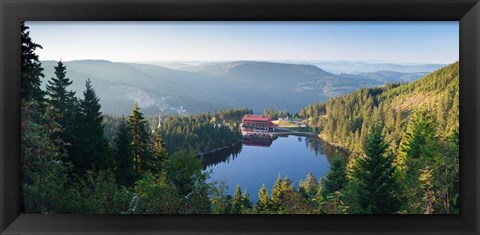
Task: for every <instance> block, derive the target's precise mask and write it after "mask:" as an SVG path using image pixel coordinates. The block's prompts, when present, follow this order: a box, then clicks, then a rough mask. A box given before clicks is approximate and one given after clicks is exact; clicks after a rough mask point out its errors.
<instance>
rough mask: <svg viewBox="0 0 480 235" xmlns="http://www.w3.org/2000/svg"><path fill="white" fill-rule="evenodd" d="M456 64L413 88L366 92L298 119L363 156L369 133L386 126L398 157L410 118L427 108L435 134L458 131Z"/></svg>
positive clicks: (395, 86) (314, 109) (333, 101)
mask: <svg viewBox="0 0 480 235" xmlns="http://www.w3.org/2000/svg"><path fill="white" fill-rule="evenodd" d="M458 70H459V66H458V62H457V63H453V64H451V65H448V66H446V67H444V68H442V69H439V70H437V71H435V72H433V73H431V74H429V75H427V76H425V77H424V78H421V79H419V80H417V81H415V82H413V83H411V84H407V83H402V84H386V85H384V86H382V87H375V88H365V89H361V90H358V91H355V92H352V93H350V94H348V95H344V96H339V97H336V98H332V99H330V100H328V101H327V102H325V103H319V104H313V105H309V106H307V107H305V108H303V109H302V110H301V112H300V114H301V116H303V117H304V118H306V119H307V121H308V124H309V126H311V127H313V128H314V129H315V130H317V131H318V132H319V134H320V135H321V136H322V138H324V139H325V140H327V141H328V142H330V143H334V144H336V145H339V146H342V147H344V148H347V149H349V150H350V152H353V153H362V152H363V149H362V147H363V146H362V143H363V141H364V140H365V136H366V134H367V133H368V132H369V130H370V127H371V126H372V125H374V124H376V123H383V124H384V129H383V131H384V134H385V140H386V142H387V143H389V148H390V149H392V150H393V151H397V150H398V148H399V144H400V141H401V139H402V135H403V133H404V132H405V130H406V124H407V123H408V120H409V119H410V117H411V115H412V113H413V112H414V111H415V110H417V109H421V108H426V107H428V110H429V112H430V113H432V114H433V115H436V116H437V121H438V130H439V131H441V132H443V133H442V136H448V135H450V133H451V132H452V131H453V130H454V129H455V127H456V126H458V124H457V123H458V121H457V117H458V114H459V111H458V110H459V108H458V107H459V106H458V104H459V98H458V97H459V75H458Z"/></svg>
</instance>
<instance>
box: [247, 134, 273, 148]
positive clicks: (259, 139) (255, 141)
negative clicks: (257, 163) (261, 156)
mask: <svg viewBox="0 0 480 235" xmlns="http://www.w3.org/2000/svg"><path fill="white" fill-rule="evenodd" d="M277 138H278V137H277V136H266V135H251V136H245V137H243V145H246V146H257V147H270V146H271V145H272V143H273V141H274V140H276V139H277Z"/></svg>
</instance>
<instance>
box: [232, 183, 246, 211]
mask: <svg viewBox="0 0 480 235" xmlns="http://www.w3.org/2000/svg"><path fill="white" fill-rule="evenodd" d="M242 204H243V197H242V189H241V188H240V185H239V184H237V188H236V189H235V194H234V195H233V200H232V208H233V213H234V214H240V213H241V212H242Z"/></svg>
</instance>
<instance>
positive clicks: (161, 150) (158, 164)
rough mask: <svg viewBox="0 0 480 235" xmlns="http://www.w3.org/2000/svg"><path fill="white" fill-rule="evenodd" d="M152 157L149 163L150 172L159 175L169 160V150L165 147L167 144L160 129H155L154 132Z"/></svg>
mask: <svg viewBox="0 0 480 235" xmlns="http://www.w3.org/2000/svg"><path fill="white" fill-rule="evenodd" d="M152 132H153V136H152V141H151V142H152V143H151V149H152V156H151V159H150V160H149V162H148V170H149V171H150V172H151V173H152V174H158V173H160V172H161V171H162V167H163V164H164V163H165V161H166V160H167V158H168V155H167V149H166V146H165V142H164V141H163V138H162V136H161V134H160V130H159V129H158V128H156V127H155V128H153V130H152Z"/></svg>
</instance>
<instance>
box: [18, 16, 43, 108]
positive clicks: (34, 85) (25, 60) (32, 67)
mask: <svg viewBox="0 0 480 235" xmlns="http://www.w3.org/2000/svg"><path fill="white" fill-rule="evenodd" d="M28 29H29V27H28V26H26V25H25V22H22V24H21V42H22V47H21V83H22V88H21V93H22V99H25V100H26V101H31V100H35V101H37V102H38V103H40V104H41V105H43V102H44V99H45V97H44V95H45V92H44V91H42V89H41V88H40V85H41V83H42V81H41V80H40V79H42V78H43V77H45V75H44V74H43V73H42V71H43V68H42V64H41V63H40V60H39V59H38V55H37V54H35V50H36V49H38V48H40V49H42V46H41V45H39V44H37V43H34V42H33V41H32V39H31V38H30V32H29V31H28Z"/></svg>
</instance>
